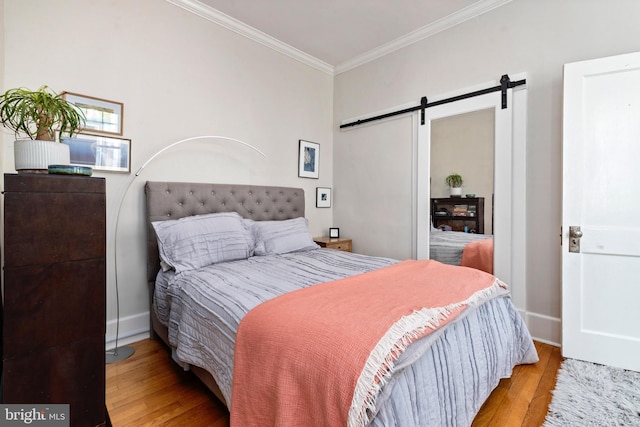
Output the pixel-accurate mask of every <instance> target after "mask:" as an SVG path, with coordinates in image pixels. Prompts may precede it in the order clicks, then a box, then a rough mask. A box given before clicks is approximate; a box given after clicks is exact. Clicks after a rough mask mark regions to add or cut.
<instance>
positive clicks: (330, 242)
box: [313, 237, 351, 252]
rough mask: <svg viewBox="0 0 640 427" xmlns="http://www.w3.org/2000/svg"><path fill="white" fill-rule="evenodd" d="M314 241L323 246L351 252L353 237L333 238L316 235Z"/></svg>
mask: <svg viewBox="0 0 640 427" xmlns="http://www.w3.org/2000/svg"><path fill="white" fill-rule="evenodd" d="M313 241H314V242H316V243H317V244H319V245H320V246H321V247H323V248H329V249H337V250H339V251H345V252H351V239H340V238H338V239H332V238H331V237H314V238H313Z"/></svg>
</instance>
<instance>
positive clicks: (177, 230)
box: [152, 212, 253, 273]
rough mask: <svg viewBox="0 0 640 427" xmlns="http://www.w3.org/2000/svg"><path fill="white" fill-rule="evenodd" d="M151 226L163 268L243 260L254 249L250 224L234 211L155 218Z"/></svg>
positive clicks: (177, 270)
mask: <svg viewBox="0 0 640 427" xmlns="http://www.w3.org/2000/svg"><path fill="white" fill-rule="evenodd" d="M152 225H153V228H154V229H155V231H156V235H157V238H158V251H159V252H160V259H161V260H162V264H163V268H166V266H168V267H170V268H173V269H174V270H175V271H176V272H177V273H181V272H184V271H188V270H194V269H197V268H201V267H204V266H207V265H211V264H216V263H220V262H224V261H233V260H238V259H246V258H249V257H250V256H251V254H252V252H253V247H252V244H253V243H252V242H253V239H252V236H251V229H250V224H245V223H244V222H243V220H242V218H241V217H240V215H238V214H237V213H235V212H225V213H215V214H206V215H195V216H189V217H185V218H180V219H177V220H168V221H154V222H153V223H152ZM165 265H166V266H165Z"/></svg>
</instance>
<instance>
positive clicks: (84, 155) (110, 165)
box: [62, 133, 131, 172]
mask: <svg viewBox="0 0 640 427" xmlns="http://www.w3.org/2000/svg"><path fill="white" fill-rule="evenodd" d="M62 142H63V143H65V144H67V145H68V146H69V151H70V152H71V165H72V166H90V167H92V168H93V169H94V170H103V171H110V172H131V140H130V139H125V138H116V137H112V136H101V135H89V134H84V133H80V134H77V135H75V136H74V137H73V138H63V139H62Z"/></svg>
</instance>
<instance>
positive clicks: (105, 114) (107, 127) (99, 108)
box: [62, 92, 124, 135]
mask: <svg viewBox="0 0 640 427" xmlns="http://www.w3.org/2000/svg"><path fill="white" fill-rule="evenodd" d="M62 98H63V99H65V100H66V101H67V102H69V103H71V104H73V105H75V106H76V107H78V108H79V109H80V111H82V112H83V113H84V115H85V118H86V119H87V123H86V127H85V129H84V130H85V131H87V132H91V133H103V134H106V135H122V114H123V110H124V104H122V102H116V101H108V100H106V99H100V98H94V97H93V96H87V95H80V94H77V93H72V92H62Z"/></svg>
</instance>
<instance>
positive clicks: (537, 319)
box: [518, 310, 562, 347]
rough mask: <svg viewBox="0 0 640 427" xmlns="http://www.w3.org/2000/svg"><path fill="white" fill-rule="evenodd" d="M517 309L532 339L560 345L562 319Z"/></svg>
mask: <svg viewBox="0 0 640 427" xmlns="http://www.w3.org/2000/svg"><path fill="white" fill-rule="evenodd" d="M518 311H519V313H520V315H521V316H522V318H523V319H524V321H525V323H526V325H527V328H529V332H530V333H531V337H533V339H534V340H536V341H540V342H542V343H545V344H549V345H553V346H556V347H561V343H562V319H560V318H558V317H551V316H547V315H544V314H538V313H532V312H528V311H523V310H518Z"/></svg>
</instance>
